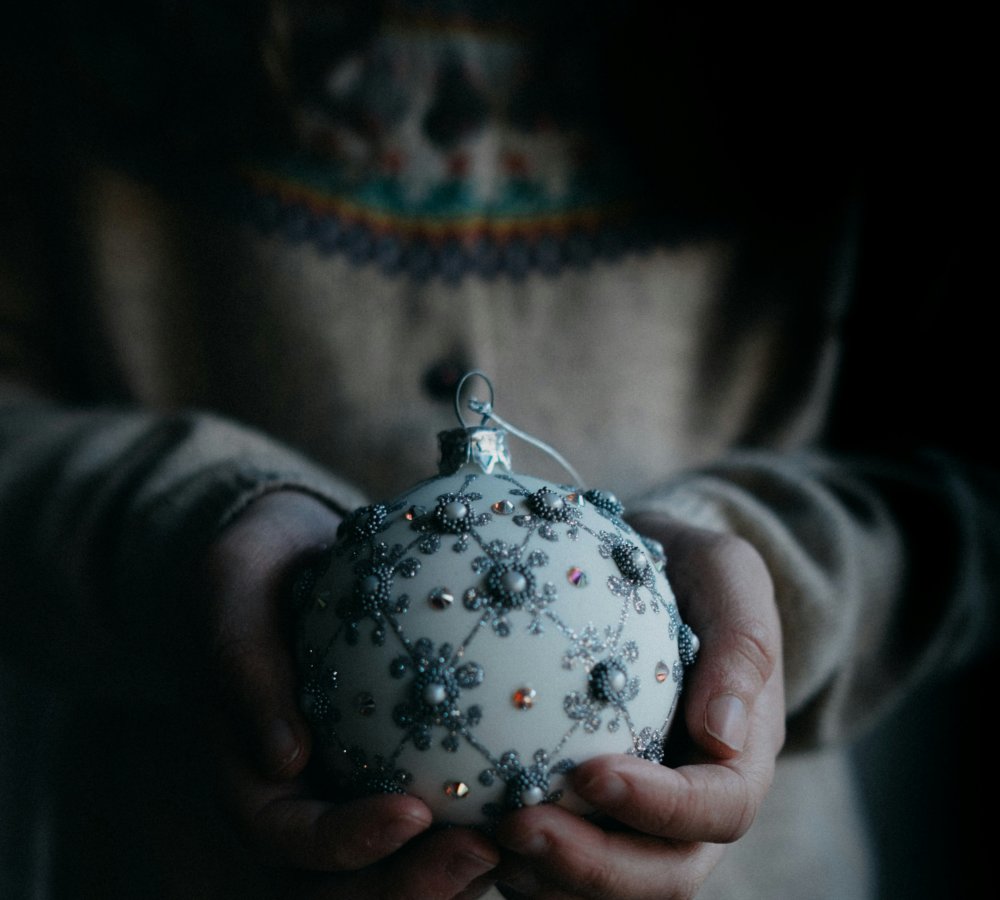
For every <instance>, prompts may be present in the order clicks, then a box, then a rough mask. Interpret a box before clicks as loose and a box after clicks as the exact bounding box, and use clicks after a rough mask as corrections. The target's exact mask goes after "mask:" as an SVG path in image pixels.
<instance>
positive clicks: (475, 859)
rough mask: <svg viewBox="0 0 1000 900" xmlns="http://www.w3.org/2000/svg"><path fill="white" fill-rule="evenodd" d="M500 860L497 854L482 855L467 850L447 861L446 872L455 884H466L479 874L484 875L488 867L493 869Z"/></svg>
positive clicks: (488, 869)
mask: <svg viewBox="0 0 1000 900" xmlns="http://www.w3.org/2000/svg"><path fill="white" fill-rule="evenodd" d="M499 862H500V857H499V856H493V857H488V856H483V855H481V854H479V853H476V852H475V851H473V850H467V851H465V852H464V853H459V854H457V855H455V856H453V857H452V858H451V860H450V861H449V863H448V873H449V874H450V875H451V877H452V878H454V879H455V882H456V884H463V885H465V884H468V883H469V882H470V881H475V879H477V878H478V877H479V876H480V875H485V874H486V873H487V872H489V871H490V869H495V868H496V867H497V864H498V863H499Z"/></svg>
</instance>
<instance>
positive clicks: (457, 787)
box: [444, 781, 469, 800]
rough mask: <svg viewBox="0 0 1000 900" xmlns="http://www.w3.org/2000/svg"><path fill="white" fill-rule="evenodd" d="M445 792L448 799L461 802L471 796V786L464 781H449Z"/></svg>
mask: <svg viewBox="0 0 1000 900" xmlns="http://www.w3.org/2000/svg"><path fill="white" fill-rule="evenodd" d="M444 792H445V794H446V795H447V796H448V797H454V798H455V799H456V800H461V799H462V798H463V797H467V796H468V794H469V786H468V785H467V784H466V783H465V782H464V781H449V782H448V783H447V784H446V785H445V786H444Z"/></svg>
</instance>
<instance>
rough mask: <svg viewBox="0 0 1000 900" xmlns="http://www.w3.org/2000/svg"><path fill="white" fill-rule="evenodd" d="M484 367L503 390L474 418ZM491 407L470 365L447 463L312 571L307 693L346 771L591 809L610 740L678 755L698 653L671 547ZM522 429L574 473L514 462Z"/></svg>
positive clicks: (358, 776)
mask: <svg viewBox="0 0 1000 900" xmlns="http://www.w3.org/2000/svg"><path fill="white" fill-rule="evenodd" d="M473 376H477V377H480V378H483V379H484V381H485V382H486V384H487V386H488V387H489V393H490V399H489V401H487V402H483V401H480V400H476V399H473V400H471V401H470V402H469V408H470V409H473V410H474V411H476V412H477V413H479V414H481V415H482V420H481V422H480V423H479V424H478V425H475V426H468V425H466V423H465V421H464V419H463V417H462V412H461V408H460V398H461V394H462V389H463V386H464V385H465V383H466V382H467V381H468V379H469V378H471V377H473ZM492 405H493V390H492V386H491V385H489V381H488V379H486V378H485V376H484V375H482V373H480V372H470V373H468V374H466V375H465V377H464V378H463V379H462V380H461V382H460V383H459V385H458V387H457V390H456V399H455V408H456V413H457V414H458V418H459V422H460V423H461V426H462V427H460V428H458V429H455V430H453V431H446V432H442V433H441V434H440V435H439V441H440V448H441V459H440V463H439V474H437V475H436V476H434V477H431V478H428V479H427V480H425V481H423V482H421V483H420V484H418V485H416V486H415V487H413V488H412V489H411V490H409V491H407V492H405V493H404V494H403V495H402V496H400V497H398V498H396V499H394V500H390V501H386V502H379V503H374V504H372V505H370V506H365V507H363V508H361V509H358V510H355V511H354V512H353V513H352V514H351V515H349V516H348V517H347V518H346V519H345V520H344V522H343V523H342V525H341V527H340V530H339V532H338V537H337V540H336V542H335V543H334V545H333V546H332V547H331V548H330V550H329V551H328V552H327V553H326V554H325V557H324V560H323V561H322V563H321V564H320V565H319V566H316V567H313V568H312V569H310V570H309V571H308V572H307V573H305V574H304V576H303V577H302V578H301V579H300V581H299V583H298V585H297V594H298V602H299V604H300V606H299V609H300V618H299V621H298V625H299V636H298V646H297V654H298V664H299V666H300V672H301V677H302V682H301V702H302V708H303V710H304V712H305V714H306V716H307V718H308V720H309V721H310V723H311V725H312V726H313V729H314V731H315V736H316V749H317V752H318V754H319V756H320V757H321V759H322V760H323V762H324V763H325V765H326V767H327V769H328V770H329V772H330V773H332V774H333V775H334V776H335V777H336V779H337V780H338V781H339V782H340V785H341V787H343V788H346V789H348V790H349V791H351V792H355V793H362V794H365V793H376V792H399V793H403V792H406V793H412V794H414V795H416V796H418V797H420V798H421V799H423V800H424V801H425V802H426V803H427V804H428V806H430V808H431V810H432V811H433V813H434V816H435V818H436V820H437V821H441V822H449V823H455V824H469V825H483V826H489V825H490V824H491V823H492V822H494V821H495V820H496V818H497V817H498V816H499V815H500V814H501V813H502V812H504V811H505V810H509V809H517V808H519V807H522V806H531V805H534V804H538V803H560V804H562V805H564V806H566V807H567V808H569V809H571V810H574V811H576V812H580V813H586V812H588V811H589V810H588V809H587V807H586V806H585V805H584V804H583V802H582V801H581V799H580V798H579V797H577V796H575V795H574V794H573V793H572V792H571V791H570V790H569V789H568V785H567V784H566V779H565V775H566V773H567V772H568V771H569V770H570V769H572V768H573V766H574V765H575V764H577V763H578V762H580V761H582V760H584V759H587V758H590V757H592V756H596V755H598V754H602V753H618V752H622V753H630V754H634V755H637V756H641V757H644V758H647V759H650V760H654V761H660V760H661V758H662V754H663V742H664V739H665V736H666V733H667V729H668V727H669V726H670V723H671V720H672V718H673V716H674V712H675V710H676V708H677V703H678V698H679V695H680V690H681V683H682V680H683V675H684V669H685V667H686V666H688V665H691V664H692V663H693V662H694V659H695V656H696V654H697V649H698V641H697V638H696V637H695V635H694V634H693V633H692V632H691V629H690V628H689V627H688V626H687V625H685V624H684V623H683V622H682V621H681V618H680V615H679V613H678V611H677V606H676V603H675V600H674V596H673V593H672V591H671V589H670V584H669V583H668V581H667V578H666V576H665V574H664V563H665V560H664V556H663V550H662V547H661V546H660V545H659V544H657V543H656V542H653V541H650V540H648V539H646V538H643V537H642V536H640V535H639V534H637V533H636V532H635V531H634V530H633V529H632V528H631V527H630V526H629V525H628V524H627V523H626V522H625V520H624V519H623V518H622V515H623V512H624V508H623V506H622V504H621V503H620V502H619V501H618V500H617V499H616V498H615V496H614V495H613V494H611V493H609V492H606V491H600V490H585V489H584V488H583V487H582V486H581V485H580V479H579V477H578V476H576V473H575V472H573V470H572V467H570V466H569V464H568V463H566V461H565V460H564V459H563V458H562V457H561V456H559V454H557V453H556V452H555V451H554V450H552V449H551V448H548V447H546V446H545V445H544V444H541V443H540V442H538V441H536V440H535V439H534V438H532V437H530V436H529V435H525V434H523V433H522V432H519V431H517V429H515V428H513V427H512V426H510V425H508V424H507V423H505V422H503V420H501V419H500V418H499V417H498V416H497V415H496V414H495V413H494V412H493V408H492ZM490 420H492V421H493V423H495V425H493V424H490ZM495 426H504V427H495ZM508 432H510V433H513V434H515V435H517V436H518V437H521V438H523V439H525V440H528V441H531V442H532V443H535V444H537V445H539V446H542V447H543V448H544V449H546V450H547V451H548V452H550V453H551V454H552V455H553V456H555V457H556V458H557V459H558V460H559V461H560V462H561V463H562V464H563V465H564V466H565V467H566V468H567V470H568V471H569V472H570V473H571V474H572V475H573V477H574V481H575V483H574V484H554V483H551V482H549V481H544V480H541V479H539V478H534V477H530V476H527V475H521V474H517V473H515V472H514V471H512V470H511V463H510V456H509V452H508V449H507V442H506V436H507V433H508Z"/></svg>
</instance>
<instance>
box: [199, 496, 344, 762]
mask: <svg viewBox="0 0 1000 900" xmlns="http://www.w3.org/2000/svg"><path fill="white" fill-rule="evenodd" d="M339 522H340V519H339V517H338V516H337V515H336V514H334V513H333V512H332V511H331V510H329V509H327V507H325V506H324V505H323V504H322V503H320V502H319V501H317V500H315V499H312V498H311V497H308V496H307V495H305V494H300V493H296V492H292V491H281V492H275V493H272V494H267V495H265V496H263V497H261V498H259V499H257V500H255V501H254V502H253V503H252V504H251V505H250V506H249V507H248V508H247V510H246V511H245V512H244V513H243V514H242V515H241V516H240V518H239V519H237V520H236V521H235V522H234V523H233V524H232V525H231V526H229V527H228V528H227V529H226V531H224V532H223V533H222V534H221V535H220V537H219V539H218V540H217V541H216V542H215V544H213V546H212V547H211V548H210V549H209V552H208V554H207V556H206V561H205V565H204V567H203V569H202V572H203V579H204V580H203V588H202V589H203V590H205V591H206V592H207V595H208V596H207V610H208V615H209V623H208V629H209V641H210V651H209V653H210V656H209V661H208V662H209V672H210V682H209V683H210V685H213V686H214V690H213V691H212V692H211V694H212V696H210V697H209V698H207V699H209V701H210V705H212V706H215V707H217V715H218V719H217V723H216V724H217V725H221V726H223V727H228V728H229V729H230V730H235V731H236V732H237V736H238V738H239V739H241V740H242V742H243V743H244V746H245V747H246V748H247V749H248V750H249V752H250V753H251V755H252V756H253V758H254V759H255V760H256V762H257V764H258V766H259V767H260V770H261V773H262V774H264V775H267V776H268V777H271V778H276V779H286V778H294V777H295V776H296V775H298V774H299V773H300V772H301V771H302V769H303V768H304V767H305V765H306V763H307V761H308V758H309V753H310V750H311V741H310V731H309V727H308V725H307V723H306V721H305V719H304V718H303V716H302V714H301V712H300V710H299V707H298V702H297V694H298V676H297V671H296V666H295V663H294V660H293V658H292V651H291V647H292V641H291V628H292V613H293V609H292V599H293V598H292V582H293V576H294V574H295V573H296V572H299V571H301V570H302V567H303V566H304V565H306V564H307V563H308V561H309V559H310V557H311V556H314V555H316V554H317V551H318V548H320V547H321V546H323V545H324V544H329V543H331V542H332V541H333V539H334V538H335V536H336V530H337V526H338V524H339Z"/></svg>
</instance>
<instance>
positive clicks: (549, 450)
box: [455, 369, 584, 488]
mask: <svg viewBox="0 0 1000 900" xmlns="http://www.w3.org/2000/svg"><path fill="white" fill-rule="evenodd" d="M473 377H479V378H481V379H482V380H483V381H485V382H486V386H487V387H488V388H489V391H490V399H489V400H486V401H483V400H479V399H477V398H476V397H470V398H469V403H468V406H469V409H471V410H472V411H473V412H474V413H479V414H480V415H481V416H482V417H483V418H482V420H481V421H480V423H479V425H478V426H475V427H478V428H485V427H486V423H487V422H489V420H490V419H492V420H493V421H494V422H496V423H497V425H499V426H500V427H501V428H503V429H506V430H507V431H509V432H510V433H511V434H513V435H516V436H517V437H519V438H520V439H521V440H522V441H525V442H526V443H528V444H532V445H533V446H535V447H537V448H538V449H539V450H541V451H542V452H543V453H546V454H548V455H549V456H551V457H552V458H553V459H554V460H555V461H556V462H557V463H559V465H561V466H562V467H563V468H564V469H565V470H566V471H567V472H569V474H570V475H571V476H572V477H573V482H574V484H575V485H576V486H577V487H581V488H582V487H584V484H583V479H582V478H581V477H580V475H579V473H578V472H577V471H576V469H574V468H573V467H572V466H571V465H570V464H569V463H568V462H567V461H566V458H565V457H564V456H563V455H562V454H561V453H559V452H558V451H557V450H556V449H555V448H553V447H550V446H549V445H548V444H546V443H545V442H544V441H540V440H539V439H538V438H536V437H532V436H531V435H530V434H527V433H526V432H524V431H521V430H519V429H517V428H515V427H514V426H513V425H511V424H510V422H505V421H504V420H503V419H501V418H500V417H499V416H498V415H497V414H496V413H495V412H493V399H494V393H493V382H492V381H490V379H489V378H488V377H487V376H486V375H485V373H483V372H481V371H480V370H479V369H471V370H470V371H468V372H466V373H465V374H464V375H463V376H462V377H461V379H460V380H459V382H458V384H457V385H456V386H455V415H457V416H458V421H459V422H460V423H461V425H462V428H464V429H466V430H469V428H470V426H469V425H468V424H467V423H466V421H465V419H464V418H463V417H462V388H463V387H464V386H465V382H466V381H468V380H469V379H470V378H473Z"/></svg>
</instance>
